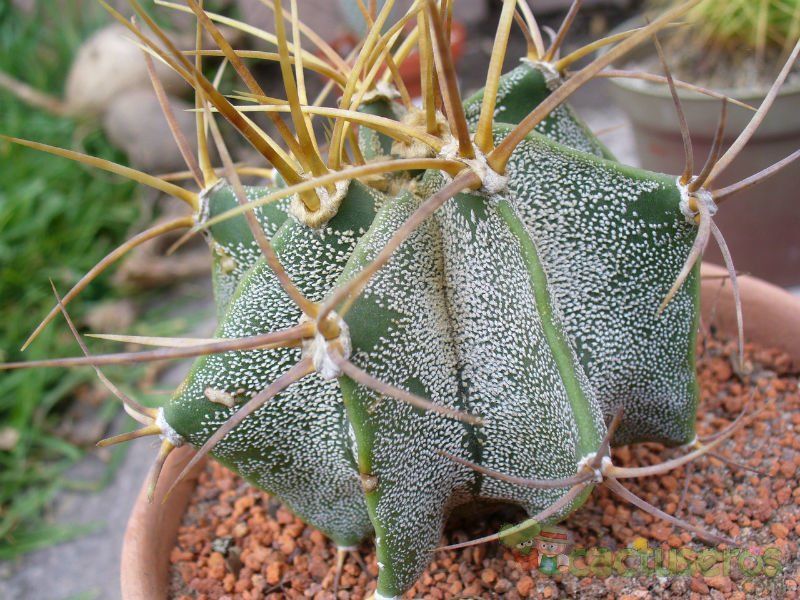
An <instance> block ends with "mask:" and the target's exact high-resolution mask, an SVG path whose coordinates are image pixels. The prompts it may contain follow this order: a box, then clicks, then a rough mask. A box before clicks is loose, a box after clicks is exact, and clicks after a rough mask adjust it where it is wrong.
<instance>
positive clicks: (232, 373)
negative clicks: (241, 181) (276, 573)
mask: <svg viewBox="0 0 800 600" xmlns="http://www.w3.org/2000/svg"><path fill="white" fill-rule="evenodd" d="M353 189H355V192H356V193H353V192H352V190H353ZM353 196H355V197H353ZM380 199H381V198H380V196H379V195H378V193H377V192H374V191H372V190H369V189H368V188H365V187H364V186H361V185H360V184H354V186H353V187H352V188H351V193H350V194H348V201H349V204H350V205H351V206H348V208H347V209H345V208H344V207H343V208H342V211H345V210H346V211H347V214H346V215H345V216H344V217H343V218H342V219H336V218H335V219H333V220H332V221H331V222H329V223H328V225H327V226H325V227H324V228H322V229H321V230H311V229H309V228H308V227H306V226H305V225H302V224H300V223H298V222H297V221H295V220H294V219H293V218H290V219H289V220H288V221H287V222H286V223H285V224H284V226H283V227H282V228H281V229H280V231H279V232H278V233H277V234H276V235H275V237H274V239H273V245H274V247H275V250H276V252H277V254H278V256H279V258H280V260H281V262H282V264H283V265H284V266H285V268H286V270H287V272H288V273H289V275H290V277H292V279H293V280H294V281H295V283H296V284H297V285H298V287H299V288H300V290H301V291H302V292H303V293H304V294H305V295H306V297H308V298H310V299H311V300H314V301H319V300H321V299H322V298H323V297H324V295H325V293H326V292H327V291H328V290H330V289H331V287H332V286H333V285H334V283H335V281H336V278H337V277H338V276H339V274H340V272H341V270H342V268H343V267H344V264H345V262H346V260H347V258H348V257H349V256H350V254H351V253H352V251H353V248H354V247H355V244H356V242H357V241H358V239H359V238H360V237H361V235H363V233H364V232H365V231H366V227H367V226H368V225H369V223H370V222H371V221H372V217H373V216H374V208H370V206H369V205H374V204H379V203H380ZM368 200H371V202H368ZM340 214H341V213H340ZM354 214H355V215H356V218H354V217H353V215H354ZM359 219H360V221H362V223H363V228H361V229H353V228H352V227H353V226H355V227H358V226H357V225H354V224H355V223H357V221H358V220H359ZM300 316H301V313H300V311H299V309H298V308H297V307H296V306H295V305H294V304H293V303H292V302H291V300H289V298H288V297H287V296H286V294H285V293H284V292H283V290H282V288H281V286H280V284H279V283H278V280H277V277H275V275H274V274H273V273H272V271H271V270H270V269H269V267H268V266H266V263H265V262H264V261H263V260H259V261H258V262H257V263H256V265H255V266H254V267H253V269H252V270H251V271H250V272H249V273H248V274H247V275H246V276H245V278H244V279H243V280H242V283H241V285H240V286H239V288H238V290H237V293H236V294H235V295H234V297H233V298H232V299H231V303H230V308H229V311H228V314H227V316H226V318H225V320H224V321H223V322H222V323H221V324H220V327H219V329H218V331H217V336H219V337H241V336H248V335H256V334H263V333H265V332H269V331H275V330H278V329H283V328H288V327H292V326H294V325H296V324H297V323H298V321H299V319H300ZM300 356H301V351H300V349H298V348H291V349H275V350H260V351H247V352H230V353H226V354H220V355H212V356H208V357H203V358H201V359H199V360H198V361H197V362H196V363H195V366H194V368H193V369H192V372H191V373H190V375H189V378H188V379H187V381H186V382H184V385H183V386H182V387H181V389H180V391H179V393H178V394H177V395H176V396H175V397H174V398H173V399H172V401H171V403H170V404H169V406H168V409H167V410H168V412H167V416H168V418H169V420H170V422H171V423H172V424H173V425H174V426H175V427H176V428H177V429H181V426H184V427H185V428H186V429H187V431H186V432H185V433H186V436H187V438H188V439H189V441H190V442H191V443H192V444H194V445H196V446H199V445H201V444H202V443H203V442H205V440H207V439H208V437H209V436H210V435H211V434H212V433H213V432H214V431H216V430H217V428H219V426H220V425H222V424H223V423H224V422H225V421H226V420H227V419H228V418H229V417H230V416H231V415H232V414H233V412H234V411H235V410H236V408H233V409H227V408H225V407H222V406H220V405H218V404H213V403H210V402H208V401H207V400H206V399H205V398H204V395H203V394H204V391H205V390H206V389H207V388H209V387H212V388H215V389H226V390H231V389H235V390H238V389H242V390H244V394H243V395H244V396H245V398H244V399H245V400H246V399H249V398H250V397H252V396H253V395H254V394H256V393H257V392H259V391H261V390H262V389H264V388H265V387H266V386H267V385H269V384H270V383H271V382H272V381H274V380H275V379H277V378H278V377H279V376H280V375H281V374H282V373H284V372H286V371H287V370H288V369H289V368H290V367H291V366H292V365H294V364H295V363H296V362H297V361H298V360H299V359H300ZM348 427H349V424H348V421H347V419H346V417H345V414H344V408H343V404H342V396H341V391H340V389H339V386H338V385H337V383H336V382H335V381H325V380H323V379H322V378H320V377H319V376H317V375H311V376H308V377H305V378H304V379H302V380H300V381H298V382H296V383H295V384H293V385H291V386H290V387H289V388H287V390H286V391H284V392H283V393H281V394H279V395H278V396H276V397H275V398H273V399H272V400H271V401H270V402H267V403H266V404H265V405H264V406H263V407H262V408H260V409H259V410H257V411H256V412H255V413H254V414H253V415H251V416H250V417H249V418H247V419H245V420H244V421H243V422H242V423H241V424H240V425H239V426H238V427H237V428H236V429H235V430H233V431H232V432H231V433H230V434H228V435H227V436H226V437H225V438H224V439H223V440H222V441H221V442H220V443H219V444H218V445H217V446H216V448H215V449H214V454H215V456H216V457H217V458H219V459H220V460H221V461H222V462H223V463H225V464H228V465H230V466H232V467H233V468H234V469H236V470H237V471H238V472H239V473H241V474H242V476H244V477H245V478H247V479H248V480H250V481H251V482H253V483H255V484H256V485H258V486H259V487H262V488H264V489H266V490H269V491H271V492H273V493H275V494H276V495H278V496H279V497H280V498H281V499H282V500H283V501H284V502H285V503H286V504H287V505H288V506H289V507H290V508H291V509H292V510H294V511H295V512H296V513H297V514H298V515H300V516H301V517H302V518H303V519H304V520H306V521H307V522H309V523H311V524H312V525H314V526H315V527H317V528H319V529H320V530H322V531H323V532H325V533H326V534H328V535H330V536H331V537H332V538H333V539H334V540H335V541H336V542H337V543H338V544H340V545H351V544H355V543H358V542H359V541H360V540H361V539H362V538H363V537H365V536H366V535H368V534H369V533H370V531H371V525H370V522H369V518H368V515H367V512H366V507H365V505H364V499H363V492H362V490H361V481H360V478H359V476H358V473H357V471H356V469H355V468H354V463H353V457H352V455H351V442H350V436H349V434H348Z"/></svg>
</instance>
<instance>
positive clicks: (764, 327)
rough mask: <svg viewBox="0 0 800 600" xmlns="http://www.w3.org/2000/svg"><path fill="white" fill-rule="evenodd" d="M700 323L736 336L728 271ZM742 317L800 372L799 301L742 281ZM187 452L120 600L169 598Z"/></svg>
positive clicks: (134, 529)
mask: <svg viewBox="0 0 800 600" xmlns="http://www.w3.org/2000/svg"><path fill="white" fill-rule="evenodd" d="M702 272H703V276H704V277H705V279H704V280H703V284H702V296H703V302H702V305H703V310H702V312H703V319H704V320H705V322H706V323H709V322H710V320H711V319H712V315H713V322H714V324H715V326H716V328H717V331H719V332H720V333H721V334H722V335H725V336H735V335H736V315H735V312H734V304H733V299H732V297H731V293H730V284H729V283H725V284H724V285H723V282H724V280H723V279H721V277H724V276H726V275H727V271H726V270H725V269H722V268H720V267H716V266H713V265H707V264H704V265H703V271H702ZM740 283H741V289H742V304H743V306H744V315H745V335H746V339H747V340H748V341H749V342H753V343H756V344H761V345H763V346H767V347H770V348H779V349H782V350H784V351H786V352H787V353H788V354H790V355H791V356H792V357H793V359H794V362H793V367H794V368H795V369H800V298H796V297H794V296H792V295H791V294H789V293H788V292H786V291H784V290H783V289H781V288H778V287H776V286H774V285H771V284H769V283H765V282H764V281H761V280H759V279H756V278H754V277H747V276H744V277H741V278H740ZM191 452H192V451H191V449H189V448H180V449H179V450H177V451H175V452H173V453H172V454H171V455H170V457H169V459H168V460H167V463H166V465H165V466H164V470H163V472H162V474H161V479H160V481H159V485H158V488H157V489H156V495H155V499H154V501H153V503H152V504H149V503H148V502H147V494H146V489H144V487H143V488H142V491H141V492H140V493H139V498H138V499H137V501H136V504H135V506H134V509H133V513H132V514H131V517H130V520H129V521H128V529H127V531H126V533H125V542H124V545H123V547H122V569H121V571H122V598H123V600H156V599H161V598H167V590H168V585H169V564H170V563H169V555H170V551H171V550H172V548H173V547H174V545H175V538H176V536H177V532H178V526H179V525H180V521H181V519H182V517H183V513H184V512H185V510H186V505H187V504H188V503H189V498H190V496H191V494H192V492H193V490H194V488H195V485H196V483H197V476H198V474H199V472H200V469H201V468H202V466H203V465H200V466H198V468H197V469H195V471H194V472H193V474H192V475H191V476H190V477H188V478H187V479H185V480H184V481H183V482H182V483H181V485H179V486H178V487H177V488H176V489H175V491H174V492H173V493H172V494H171V495H170V497H169V498H168V499H167V501H166V502H165V503H163V504H162V500H163V494H164V492H165V491H166V490H167V489H168V488H169V486H170V485H171V484H172V482H173V481H174V480H175V477H177V475H178V473H180V471H181V469H182V468H183V466H184V465H185V464H186V461H187V460H188V458H189V456H190V455H191Z"/></svg>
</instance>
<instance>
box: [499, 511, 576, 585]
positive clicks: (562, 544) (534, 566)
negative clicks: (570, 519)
mask: <svg viewBox="0 0 800 600" xmlns="http://www.w3.org/2000/svg"><path fill="white" fill-rule="evenodd" d="M502 531H503V532H508V535H507V536H503V534H502V533H501V539H502V540H503V543H505V544H506V545H508V546H510V547H511V549H512V552H513V554H514V558H515V559H516V561H517V562H518V563H520V565H521V566H522V567H523V568H525V569H528V570H531V571H534V570H535V571H538V572H539V573H542V574H543V575H555V574H556V573H559V572H560V571H566V570H567V569H568V568H569V564H570V563H569V552H570V549H571V548H572V545H573V539H572V534H571V533H570V531H569V530H568V529H565V528H564V527H557V526H553V525H540V524H538V523H536V524H535V525H534V526H532V527H527V528H526V529H525V531H514V528H513V526H510V525H509V526H506V527H504V528H503V530H502Z"/></svg>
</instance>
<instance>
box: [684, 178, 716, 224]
mask: <svg viewBox="0 0 800 600" xmlns="http://www.w3.org/2000/svg"><path fill="white" fill-rule="evenodd" d="M676 184H677V186H678V191H679V192H680V193H681V203H680V205H679V206H680V209H681V212H682V213H683V216H684V217H686V220H687V221H688V222H689V223H692V224H694V222H695V220H694V219H695V217H696V216H697V214H698V213H697V211H694V210H692V207H691V200H692V199H694V200H695V202H697V203H698V204H701V203H702V204H703V205H704V206H705V207H706V208H707V209H708V214H710V215H711V216H712V217H713V216H714V215H715V214H717V209H718V207H717V203H716V202H714V197H713V196H712V195H711V192H709V191H708V190H706V189H699V190H697V191H696V192H694V193H692V192H690V191H689V184H683V183H681V179H680V177H678V179H677V180H676Z"/></svg>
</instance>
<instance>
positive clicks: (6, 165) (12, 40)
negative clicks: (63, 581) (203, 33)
mask: <svg viewBox="0 0 800 600" xmlns="http://www.w3.org/2000/svg"><path fill="white" fill-rule="evenodd" d="M37 4H39V6H40V7H41V8H40V9H39V14H36V15H34V16H33V18H31V19H28V18H27V17H24V16H22V15H21V14H20V13H19V12H17V11H16V10H15V9H13V8H12V7H11V2H10V0H0V69H2V70H3V71H5V72H7V73H9V74H10V75H12V76H14V77H17V78H19V79H22V80H24V81H26V82H27V83H29V84H30V85H33V86H35V87H37V88H38V89H41V90H43V91H47V92H49V93H52V94H54V95H60V93H61V89H62V86H63V79H64V76H65V74H66V72H67V69H68V66H69V63H70V57H71V56H72V54H73V52H74V50H75V48H76V47H77V46H78V45H79V44H80V42H81V40H82V39H83V38H84V37H85V35H86V33H87V32H89V31H91V30H93V29H95V28H96V27H97V26H98V25H99V24H100V23H102V22H104V21H105V18H104V16H103V15H102V13H101V12H100V11H99V10H97V9H96V5H95V4H94V3H91V2H58V3H56V2H52V3H51V2H40V3H37ZM56 5H58V6H56ZM70 7H71V8H70ZM0 132H2V133H4V134H8V135H12V136H19V137H26V138H29V139H34V140H38V141H43V142H46V143H49V144H53V145H57V146H63V147H67V148H75V147H76V146H78V145H79V146H80V148H81V149H82V150H83V151H86V152H89V153H91V154H95V155H97V156H101V157H103V158H108V159H111V160H117V161H120V160H123V159H124V157H123V156H122V155H121V154H120V153H119V152H118V151H116V150H114V149H113V148H112V147H111V146H110V144H109V143H108V141H107V140H106V139H105V138H104V137H103V135H102V134H101V133H100V132H98V131H97V130H92V129H91V127H87V125H86V124H80V123H77V122H75V121H72V120H69V119H63V118H58V117H54V116H52V115H48V114H46V113H43V112H41V111H37V110H34V109H31V108H30V107H28V106H26V105H24V104H22V103H20V102H18V101H16V100H15V99H14V98H12V97H11V96H10V95H9V94H7V93H5V92H2V91H0ZM133 195H134V186H133V185H131V184H129V183H126V182H122V181H119V180H117V179H113V178H110V177H107V176H102V175H100V176H98V174H97V173H94V172H89V171H88V170H86V169H84V168H82V167H80V166H78V165H76V164H75V163H72V162H70V161H66V160H63V159H59V158H54V157H50V156H47V155H43V154H41V153H37V152H35V151H32V150H28V149H25V148H21V147H17V146H13V145H11V144H6V143H3V142H0V359H2V360H6V361H10V360H20V359H35V358H43V357H51V356H63V355H74V354H77V353H78V352H79V350H78V348H77V346H76V344H75V342H74V340H73V339H72V338H71V337H70V336H69V333H68V330H67V329H66V327H64V325H63V321H62V322H56V323H54V324H53V325H51V326H50V327H48V328H47V329H46V330H45V331H44V333H43V334H42V336H40V338H39V339H38V340H37V341H36V342H35V343H34V344H33V345H32V346H31V347H30V348H29V349H28V351H26V352H25V353H24V354H22V353H20V352H19V347H20V345H21V344H22V342H23V341H24V340H25V338H26V337H27V335H28V334H29V333H30V332H31V330H32V329H33V328H34V327H35V325H36V324H37V322H38V321H39V320H40V319H41V318H42V317H43V316H44V315H45V314H46V313H47V311H48V310H49V308H50V307H51V306H52V304H53V296H52V292H51V290H50V285H49V282H48V279H51V278H52V280H53V281H54V282H55V284H56V286H57V287H58V289H59V290H61V291H62V293H63V292H65V291H66V290H68V289H69V287H70V286H71V285H72V284H73V283H75V281H77V279H78V278H79V277H80V275H81V274H83V273H84V272H85V271H86V270H88V269H89V268H90V267H91V266H92V265H94V264H95V262H96V261H97V260H98V259H99V258H100V257H102V256H103V255H104V254H106V253H107V252H108V251H109V250H110V249H111V248H113V247H114V246H116V245H117V244H118V243H119V242H120V241H121V240H122V239H124V238H125V237H126V235H127V234H128V233H129V229H130V228H131V226H132V225H133V224H134V223H135V222H136V220H137V217H138V215H139V208H138V204H137V202H136V201H135V199H134V196H133ZM108 281H109V279H108V278H101V280H100V281H99V282H97V283H95V284H93V285H92V286H91V287H90V288H89V289H88V290H86V292H85V293H84V294H83V296H82V297H81V300H80V301H79V302H75V303H73V305H71V311H70V312H71V314H72V316H73V317H74V318H76V320H79V319H80V317H81V315H82V314H84V313H85V311H86V310H88V309H90V308H91V306H92V304H93V303H94V302H96V301H97V300H98V299H100V298H103V299H107V298H108V297H109V295H110V294H111V295H113V291H112V290H111V289H110V288H109V284H108ZM92 377H93V375H92V372H91V370H88V369H80V370H74V371H65V370H56V369H47V370H36V371H15V372H10V373H5V374H0V429H2V428H9V427H10V428H13V430H15V431H16V432H17V433H18V434H19V441H18V442H17V444H16V445H15V446H14V447H13V448H12V449H10V450H7V451H3V450H0V559H8V558H11V557H13V556H15V555H17V554H20V553H23V552H27V551H30V550H33V549H36V548H39V547H41V546H44V545H48V544H51V543H54V542H56V541H60V540H63V539H65V538H67V537H70V536H72V535H75V534H76V533H79V532H80V531H82V529H81V528H75V527H69V526H67V527H65V526H62V525H54V524H51V523H48V522H47V520H46V518H45V516H46V508H47V506H48V505H49V503H50V502H51V500H52V499H53V497H54V496H55V494H56V493H57V492H58V491H59V490H60V489H62V488H63V487H64V486H65V485H66V484H68V480H67V477H66V475H65V474H66V472H67V470H68V469H69V468H70V467H71V466H73V465H74V464H75V463H76V461H78V460H80V459H81V458H82V456H83V455H84V449H82V448H77V447H75V446H74V445H72V444H70V443H68V442H66V441H64V440H63V439H60V438H59V437H57V436H55V435H54V434H53V430H54V428H55V426H56V425H57V424H58V422H59V417H60V415H61V414H62V413H63V411H64V408H65V405H66V404H67V403H68V402H69V399H70V396H71V393H72V392H73V391H74V390H75V388H76V386H79V385H81V384H83V383H85V382H87V381H90V380H91V379H92ZM98 410H102V411H103V413H104V415H105V416H107V417H108V418H112V417H113V415H114V414H115V413H116V410H115V409H111V408H108V409H107V408H102V409H98Z"/></svg>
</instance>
